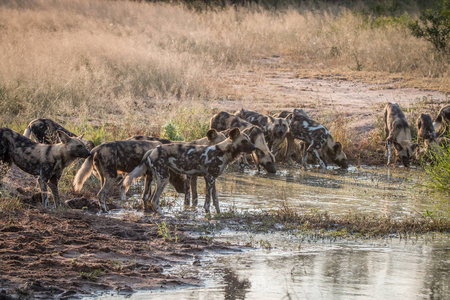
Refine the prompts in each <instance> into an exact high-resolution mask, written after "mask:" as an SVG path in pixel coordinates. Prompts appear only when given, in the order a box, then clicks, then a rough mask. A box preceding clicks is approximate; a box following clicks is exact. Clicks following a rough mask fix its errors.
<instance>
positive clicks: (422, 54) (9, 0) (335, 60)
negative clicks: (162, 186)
mask: <svg viewBox="0 0 450 300" xmlns="http://www.w3.org/2000/svg"><path fill="white" fill-rule="evenodd" d="M355 7H357V8H358V9H360V10H361V9H362V8H364V5H363V4H362V3H359V4H357V5H356V6H355ZM355 11H357V10H355ZM355 11H351V10H349V9H347V8H345V7H340V6H338V5H337V4H329V3H327V5H324V4H322V5H321V4H320V3H319V4H318V5H315V6H308V5H301V6H298V7H296V8H286V9H282V10H268V9H264V8H262V7H260V6H256V5H255V6H249V7H225V8H223V9H216V10H204V11H201V12H197V11H194V10H190V9H188V8H186V7H185V6H183V5H173V4H164V3H145V2H143V3H140V2H131V1H130V2H128V1H101V0H72V1H68V0H49V1H40V0H29V1H21V0H5V1H2V2H1V3H0V37H1V42H0V111H1V112H0V117H1V118H2V122H5V123H9V122H13V121H14V120H17V117H20V118H24V119H27V120H28V119H31V118H35V117H43V116H45V117H56V116H59V117H63V118H66V119H67V118H71V119H73V121H74V122H83V121H84V120H86V119H87V118H90V119H93V120H114V119H115V118H116V116H117V115H121V116H123V117H121V119H120V121H121V120H123V119H127V118H128V119H132V120H133V122H135V123H136V122H139V123H140V124H142V125H146V126H154V125H155V124H159V125H162V123H163V120H164V118H161V117H159V116H161V115H162V114H166V113H168V112H171V111H172V110H173V109H174V107H179V106H183V105H189V103H191V102H192V101H203V102H202V103H203V104H204V105H205V106H208V105H210V103H209V102H208V101H209V100H217V99H223V98H226V96H227V95H229V94H230V93H229V92H230V89H231V87H228V86H227V84H226V81H224V76H226V75H227V74H228V73H229V72H230V71H236V70H242V71H249V70H250V71H251V70H256V69H261V68H271V66H267V65H266V64H264V63H263V60H261V58H264V57H270V56H272V55H278V56H282V57H283V60H284V66H281V67H283V68H291V69H293V68H295V69H308V70H318V71H320V72H324V71H325V72H326V71H327V70H328V71H333V72H348V71H351V70H357V71H366V72H387V73H403V74H409V75H408V76H412V77H416V78H422V77H431V78H434V80H435V81H436V82H438V83H439V84H440V86H441V87H443V88H444V89H445V87H447V88H448V83H449V79H448V78H449V76H448V75H449V74H448V57H446V56H445V55H444V54H438V53H435V52H433V49H432V48H431V46H430V45H428V44H427V43H426V41H421V40H420V39H417V38H414V37H412V36H411V34H410V33H409V31H408V29H407V27H406V25H405V24H404V23H405V22H404V19H408V18H409V15H404V16H403V17H402V18H403V19H402V18H398V19H392V18H391V19H387V20H385V19H383V17H377V18H376V17H372V16H371V15H368V14H364V13H357V12H355ZM410 13H411V14H413V15H414V12H410ZM417 13H418V12H416V14H417ZM377 20H378V21H377Z"/></svg>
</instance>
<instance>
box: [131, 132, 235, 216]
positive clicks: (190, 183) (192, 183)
mask: <svg viewBox="0 0 450 300" xmlns="http://www.w3.org/2000/svg"><path fill="white" fill-rule="evenodd" d="M226 138H227V137H226V136H225V135H224V134H223V133H220V132H217V131H216V130H215V129H210V130H208V132H207V133H206V136H205V137H203V138H201V139H198V140H194V141H190V142H173V141H169V140H165V139H160V138H153V137H146V136H136V137H133V138H132V139H137V140H153V141H154V140H159V141H160V142H162V143H163V144H170V143H178V144H183V143H188V144H190V145H206V146H211V145H215V144H218V143H220V142H222V141H224V140H225V139H226ZM146 177H147V176H146ZM187 177H188V178H187V180H186V181H185V188H184V205H185V206H189V205H190V202H191V193H192V205H193V206H197V205H198V192H197V176H187ZM128 187H129V185H127V187H126V189H128ZM146 194H148V193H145V192H144V195H146ZM147 201H148V199H146V198H145V197H143V203H144V207H145V208H147V207H148V206H147Z"/></svg>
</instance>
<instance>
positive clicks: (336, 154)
mask: <svg viewBox="0 0 450 300" xmlns="http://www.w3.org/2000/svg"><path fill="white" fill-rule="evenodd" d="M294 139H299V140H301V141H304V142H305V143H306V144H307V149H306V151H305V153H304V155H303V158H302V164H303V166H306V161H307V159H308V154H312V155H313V156H314V157H315V158H316V160H317V161H318V163H319V165H320V167H321V168H326V163H325V162H324V161H323V160H322V158H321V157H320V155H319V151H320V152H321V153H322V155H323V156H324V158H325V159H326V160H329V161H332V162H333V163H335V164H336V165H338V166H340V167H342V168H347V166H348V164H347V156H346V155H345V153H344V151H343V150H342V144H341V143H339V142H335V141H334V139H333V137H332V136H331V134H330V132H329V131H328V129H327V128H326V127H325V126H323V125H322V124H319V123H317V122H316V121H314V120H313V119H311V118H310V117H309V116H308V115H307V114H306V113H304V112H303V110H294V113H293V117H292V119H291V122H290V124H289V134H288V136H287V140H288V145H287V149H286V157H287V158H288V159H289V161H290V162H291V164H293V161H292V158H291V155H292V152H293V146H294Z"/></svg>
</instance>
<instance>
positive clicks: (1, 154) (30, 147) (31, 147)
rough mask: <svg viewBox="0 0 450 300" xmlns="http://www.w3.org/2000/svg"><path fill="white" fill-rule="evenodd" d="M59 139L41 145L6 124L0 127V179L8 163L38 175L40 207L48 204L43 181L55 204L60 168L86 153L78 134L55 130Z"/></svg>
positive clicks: (57, 200) (57, 198)
mask: <svg viewBox="0 0 450 300" xmlns="http://www.w3.org/2000/svg"><path fill="white" fill-rule="evenodd" d="M57 134H58V136H59V139H60V140H61V143H58V144H54V145H45V144H39V143H36V142H34V141H32V140H30V139H29V138H27V137H25V136H23V135H21V134H20V133H17V132H15V131H13V130H11V129H9V128H0V160H1V161H2V166H1V171H0V182H1V181H2V179H3V176H4V175H5V174H6V172H7V171H8V170H9V167H10V166H11V164H12V163H14V164H15V165H16V166H18V167H19V168H20V169H21V170H23V171H25V172H27V173H29V174H31V175H38V176H39V179H38V181H39V185H40V187H41V191H42V200H43V204H44V207H48V195H47V185H48V186H49V187H50V190H51V192H52V195H53V200H54V201H55V205H58V203H59V193H58V181H59V179H60V178H61V175H62V172H63V170H64V168H66V167H67V166H69V165H70V164H71V163H72V162H73V161H74V160H75V159H77V158H86V157H88V156H89V155H90V152H89V150H88V149H86V146H85V144H84V143H83V142H82V141H81V140H80V138H81V137H80V138H71V137H69V136H68V135H67V134H65V133H64V132H63V131H57Z"/></svg>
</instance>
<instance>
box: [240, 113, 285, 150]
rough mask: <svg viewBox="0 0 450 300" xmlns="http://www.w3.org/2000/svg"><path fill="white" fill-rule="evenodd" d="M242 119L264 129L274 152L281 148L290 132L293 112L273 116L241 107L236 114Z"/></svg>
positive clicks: (268, 143)
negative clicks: (283, 115) (282, 115)
mask: <svg viewBox="0 0 450 300" xmlns="http://www.w3.org/2000/svg"><path fill="white" fill-rule="evenodd" d="M235 115H236V116H238V117H239V118H241V119H244V120H246V121H247V122H250V123H251V124H253V125H256V126H259V127H260V128H262V130H263V131H264V137H265V138H266V141H267V145H268V146H269V149H270V150H271V151H272V153H273V154H276V152H277V151H278V149H279V146H280V145H281V144H282V143H283V141H284V139H285V138H286V134H287V133H288V132H289V123H290V122H291V118H292V114H288V115H287V116H286V117H283V118H282V117H272V116H269V115H263V114H260V113H257V112H255V111H251V110H246V109H241V110H240V111H238V112H236V114H235Z"/></svg>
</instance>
